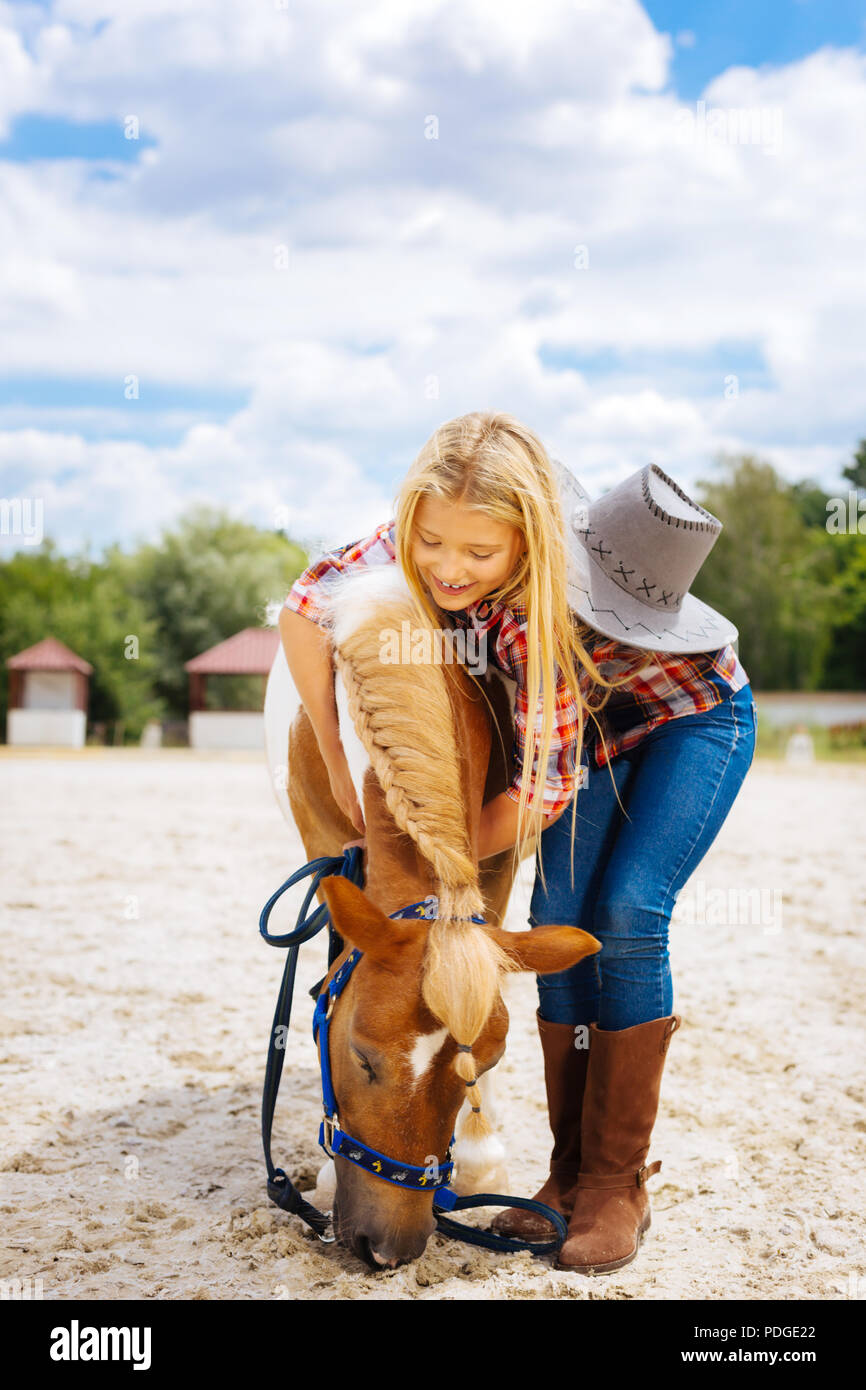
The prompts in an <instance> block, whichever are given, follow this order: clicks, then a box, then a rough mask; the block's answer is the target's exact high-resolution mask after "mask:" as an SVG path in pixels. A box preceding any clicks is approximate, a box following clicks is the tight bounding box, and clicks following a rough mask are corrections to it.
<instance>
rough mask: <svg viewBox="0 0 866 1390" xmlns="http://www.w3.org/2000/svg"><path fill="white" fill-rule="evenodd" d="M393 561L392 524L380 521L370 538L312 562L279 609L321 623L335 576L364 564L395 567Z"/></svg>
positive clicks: (351, 542)
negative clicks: (285, 609)
mask: <svg viewBox="0 0 866 1390" xmlns="http://www.w3.org/2000/svg"><path fill="white" fill-rule="evenodd" d="M396 560H397V551H396V549H395V545H394V522H393V520H392V521H383V522H382V525H381V526H377V527H376V530H375V531H374V532H373V534H372V535H371V536H365V537H364V539H363V540H360V541H350V542H349V544H348V545H341V546H339V548H338V549H337V550H329V551H328V552H327V553H326V554H324V555H321V556H320V557H319V559H318V560H316V561H314V563H313V564H312V565H310V566H309V568H308V569H305V570H304V572H303V574H300V575H298V578H297V579H296V580H295V582H294V584H293V585H292V587H291V589H290V590H289V592H288V595H287V597H286V599H285V601H284V603H283V607H284V608H288V609H290V610H291V612H293V613H300V614H301V616H302V617H304V618H309V619H311V621H312V622H314V623H321V622H322V621H323V619H324V617H325V613H324V603H325V600H326V599H327V596H328V589H329V587H330V586H331V585H332V584H333V582H334V580H335V579H336V578H337V577H338V576H339V575H341V574H345V573H346V571H347V570H352V569H359V568H361V567H364V566H367V565H388V564H395V563H396Z"/></svg>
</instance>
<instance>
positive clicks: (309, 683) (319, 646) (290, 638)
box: [278, 608, 365, 835]
mask: <svg viewBox="0 0 866 1390" xmlns="http://www.w3.org/2000/svg"><path fill="white" fill-rule="evenodd" d="M278 622H279V629H280V639H281V641H282V644H283V651H284V652H285V654H286V662H287V663H288V667H289V670H290V671H291V673H292V680H293V681H294V682H295V687H296V689H297V692H298V694H299V695H300V697H301V702H302V704H303V706H304V709H305V710H306V711H307V714H308V715H309V719H310V723H311V724H312V726H313V731H314V732H315V735H316V739H317V741H318V744H319V751H320V752H321V754H322V758H323V759H324V763H325V766H326V767H327V769H328V776H329V778H330V781H331V791H332V792H333V795H334V800H335V801H336V803H337V805H338V806H339V808H340V810H341V811H342V812H343V814H344V815H345V816H346V817H347V818H348V819H349V820H350V821H351V822H352V824H353V825H354V826H355V828H356V829H357V830H358V831H359V833H360V834H362V835H363V834H364V830H365V826H364V813H363V812H362V810H361V807H360V804H359V802H358V795H357V792H356V791H355V785H354V783H353V781H352V776H351V773H350V772H349V764H348V762H347V760H346V754H345V751H344V749H343V745H342V742H341V740H340V721H339V716H338V714H337V700H336V697H335V695H334V664H333V659H332V656H331V639H330V637H329V636H328V634H327V632H325V630H324V628H321V627H319V625H318V624H317V623H315V622H313V621H312V620H311V619H310V618H302V617H301V615H300V614H299V613H294V612H292V610H291V609H289V608H282V609H281V610H280V616H279V619H278Z"/></svg>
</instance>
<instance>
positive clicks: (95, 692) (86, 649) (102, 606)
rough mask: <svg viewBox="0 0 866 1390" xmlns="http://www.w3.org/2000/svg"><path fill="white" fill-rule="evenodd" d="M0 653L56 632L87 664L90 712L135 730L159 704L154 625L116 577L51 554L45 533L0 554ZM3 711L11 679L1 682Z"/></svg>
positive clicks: (155, 712) (94, 717) (78, 558)
mask: <svg viewBox="0 0 866 1390" xmlns="http://www.w3.org/2000/svg"><path fill="white" fill-rule="evenodd" d="M0 612H2V621H0V658H2V662H3V666H4V670H5V662H6V658H7V657H10V656H13V655H14V654H15V653H16V652H19V651H21V650H22V649H23V648H25V647H31V646H33V645H35V643H37V642H40V641H41V640H42V639H43V638H44V637H56V638H57V639H58V641H60V642H64V643H65V644H66V646H67V647H71V649H72V650H73V651H74V652H77V654H78V655H79V656H81V657H83V658H84V660H85V661H89V662H90V664H91V666H92V667H93V673H92V675H91V676H90V685H89V703H88V718H89V719H90V720H91V721H113V720H118V719H120V720H122V721H123V723H124V727H125V731H126V734H127V735H129V736H132V737H137V736H138V735H139V734H140V733H141V730H142V729H143V727H144V724H145V722H146V721H147V720H148V719H150V718H154V717H158V716H159V714H160V713H161V711H162V706H161V704H160V702H159V701H158V700H157V699H155V697H154V694H153V688H152V687H153V679H154V676H155V673H156V668H155V663H154V659H153V655H152V651H153V645H154V638H155V632H156V627H155V624H154V622H153V621H152V619H150V618H149V617H148V615H147V612H146V609H145V606H144V605H143V604H142V603H141V602H140V600H138V599H137V598H135V596H134V595H130V594H129V593H128V592H127V591H126V589H125V588H124V586H123V584H122V583H121V582H120V581H119V579H118V577H117V576H116V575H114V574H112V573H110V572H109V571H107V570H106V568H105V567H104V566H103V565H102V564H100V563H98V562H97V563H94V562H91V561H90V560H89V559H88V558H87V557H85V556H75V557H72V558H67V557H65V556H63V555H60V554H58V553H57V549H56V546H55V544H54V542H53V541H52V540H51V539H50V538H46V539H45V540H43V542H42V544H41V545H40V546H39V547H38V548H35V549H33V550H28V549H22V550H19V551H16V552H15V554H13V555H11V556H10V557H9V558H8V559H7V560H5V561H0ZM0 684H2V716H3V725H4V727H5V716H6V710H7V704H8V698H9V682H8V680H4V681H3V682H2V683H0Z"/></svg>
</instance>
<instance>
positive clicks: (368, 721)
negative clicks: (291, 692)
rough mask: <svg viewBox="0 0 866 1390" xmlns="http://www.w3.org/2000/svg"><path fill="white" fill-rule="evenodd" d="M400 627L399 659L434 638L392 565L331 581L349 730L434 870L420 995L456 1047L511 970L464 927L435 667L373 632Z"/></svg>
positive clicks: (448, 744)
mask: <svg viewBox="0 0 866 1390" xmlns="http://www.w3.org/2000/svg"><path fill="white" fill-rule="evenodd" d="M406 622H408V624H409V635H410V642H409V651H410V652H411V651H412V650H413V639H414V638H415V637H416V636H421V635H423V632H424V629H426V630H427V632H428V633H429V634H432V639H433V640H435V633H434V632H433V630H432V629H431V627H430V624H429V623H428V622H427V621H426V619H425V618H422V616H420V615H419V613H418V611H417V609H416V607H415V605H414V603H413V600H412V596H411V594H410V592H409V589H408V587H407V585H406V581H405V578H404V577H403V575H402V573H401V571H400V570H399V569H398V567H397V566H396V565H393V566H392V565H388V566H375V567H371V568H369V569H366V570H361V571H355V572H349V573H346V574H343V575H341V576H340V577H339V579H338V580H336V581H335V582H334V583H333V585H332V589H331V594H330V607H329V614H328V626H329V628H330V631H331V635H332V638H333V643H334V664H335V666H336V668H337V670H338V672H339V674H340V677H341V679H342V681H343V684H344V686H345V690H346V696H347V700H348V706H349V712H350V714H351V716H352V721H353V723H354V726H355V730H356V733H357V735H358V737H359V739H360V740H361V743H362V744H363V746H364V748H365V749H366V752H367V754H368V756H369V758H370V763H371V765H372V768H373V771H374V772H375V774H376V777H377V778H378V780H379V783H380V784H381V786H382V789H383V791H384V793H385V803H386V805H387V807H388V810H389V811H390V813H391V815H392V816H393V818H394V822H395V824H396V826H397V828H398V829H399V830H401V831H403V832H404V833H405V834H407V835H409V836H410V837H411V838H412V840H414V842H415V844H416V845H417V846H418V850H419V852H420V853H421V854H422V855H423V857H424V858H425V859H426V860H427V861H428V862H429V863H430V865H431V866H432V869H433V877H434V891H435V892H436V893H437V896H438V898H439V916H438V918H437V919H436V920H435V921H433V922H431V924H430V930H429V933H428V942H427V950H426V953H425V958H424V970H423V977H422V981H421V990H422V994H423V997H424V1000H425V1002H426V1004H427V1006H428V1008H429V1009H430V1011H431V1013H433V1014H434V1016H435V1017H436V1018H438V1019H439V1020H440V1021H441V1022H442V1023H444V1024H445V1026H446V1027H447V1028H448V1030H449V1032H450V1033H451V1035H452V1037H453V1038H454V1039H455V1040H456V1041H457V1042H458V1043H461V1044H464V1045H465V1044H471V1043H473V1042H474V1041H475V1039H476V1038H477V1037H478V1035H479V1034H480V1033H481V1031H482V1029H483V1027H484V1025H485V1023H486V1021H487V1018H488V1016H489V1014H490V1011H491V1009H492V1008H493V1006H494V1004H495V1003H496V1001H497V999H498V997H499V985H500V972H501V971H503V970H512V969H515V968H516V967H515V966H514V964H513V962H512V961H511V958H510V957H509V956H507V955H506V953H505V952H504V951H503V950H502V949H501V948H500V947H499V946H498V945H497V943H496V942H495V941H494V940H493V939H492V937H491V936H490V935H489V934H488V933H487V932H486V931H484V930H483V928H482V927H480V926H478V925H476V924H474V923H472V922H470V921H468V920H466V919H468V918H469V917H471V915H472V914H473V913H474V914H483V912H484V899H483V896H482V894H481V890H480V887H479V882H478V870H477V867H476V865H475V863H474V862H473V860H472V857H471V853H470V845H469V836H468V831H467V826H466V811H465V806H464V797H463V789H462V786H461V775H460V774H461V766H460V756H459V752H458V749H457V742H456V737H455V729H454V712H453V709H452V705H451V699H450V696H449V693H448V677H447V676H446V674H445V670H444V668H443V667H442V666H440V665H436V664H435V663H434V662H430V661H427V662H417V661H412V662H407V663H406V664H392V663H389V662H386V661H383V659H382V651H383V637H382V633H383V629H392V630H396V631H397V632H400V631H401V627H402V624H403V623H406ZM454 1065H455V1067H456V1069H457V1071H458V1073H459V1074H460V1076H462V1077H463V1079H464V1081H466V1082H468V1083H470V1084H472V1083H473V1082H474V1080H475V1076H476V1071H475V1061H474V1059H473V1057H472V1055H471V1053H470V1052H467V1051H461V1052H458V1054H457V1057H456V1059H455V1063H454ZM473 1104H474V1105H477V1104H478V1102H477V1101H475V1100H473ZM471 1121H472V1123H473V1126H474V1134H473V1137H476V1136H477V1137H483V1136H486V1135H487V1134H488V1133H489V1129H488V1126H487V1124H486V1121H485V1120H484V1119H483V1117H482V1116H481V1115H480V1113H477V1112H476V1113H474V1114H473V1115H472V1116H471Z"/></svg>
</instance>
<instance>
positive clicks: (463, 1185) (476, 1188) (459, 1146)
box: [453, 1133, 508, 1197]
mask: <svg viewBox="0 0 866 1390" xmlns="http://www.w3.org/2000/svg"><path fill="white" fill-rule="evenodd" d="M454 1168H455V1172H454V1184H453V1185H454V1190H455V1192H458V1193H459V1194H460V1196H461V1197H468V1196H470V1195H471V1194H472V1193H473V1192H507V1191H508V1173H507V1170H506V1166H505V1145H504V1144H503V1142H502V1140H501V1139H500V1138H499V1137H498V1135H496V1134H490V1135H488V1136H487V1137H486V1138H484V1139H470V1138H468V1137H467V1135H466V1134H465V1133H463V1134H458V1136H457V1142H456V1143H455V1145H454Z"/></svg>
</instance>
